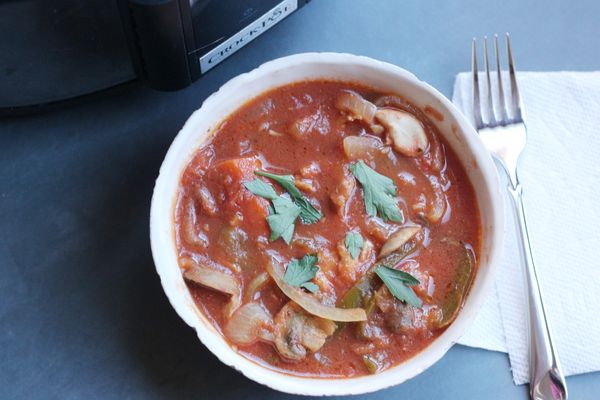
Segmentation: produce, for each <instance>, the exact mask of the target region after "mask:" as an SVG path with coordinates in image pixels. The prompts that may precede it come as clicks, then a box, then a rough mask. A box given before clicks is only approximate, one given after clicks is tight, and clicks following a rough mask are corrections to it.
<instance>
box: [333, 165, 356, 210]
mask: <svg viewBox="0 0 600 400" xmlns="http://www.w3.org/2000/svg"><path fill="white" fill-rule="evenodd" d="M355 188H356V180H355V179H354V176H353V175H352V174H351V173H350V170H349V169H347V168H345V167H344V176H343V178H342V180H341V181H340V183H338V185H337V186H336V187H335V190H334V191H333V193H332V194H331V195H330V196H329V198H330V199H331V202H332V203H333V204H334V205H335V207H336V209H337V214H338V215H339V216H340V217H342V218H345V217H346V213H347V211H348V203H349V201H350V198H351V197H352V195H353V193H354V189H355Z"/></svg>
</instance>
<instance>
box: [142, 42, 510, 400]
mask: <svg viewBox="0 0 600 400" xmlns="http://www.w3.org/2000/svg"><path fill="white" fill-rule="evenodd" d="M321 78H325V79H335V80H343V81H356V82H360V83H362V84H365V85H368V86H371V87H374V88H376V89H379V90H382V91H385V92H391V93H398V94H400V95H402V96H403V97H405V98H407V99H408V100H409V101H411V102H412V103H413V104H415V105H417V106H419V107H421V108H424V107H425V106H427V105H429V106H431V107H433V108H435V109H436V110H437V111H439V112H440V113H441V114H442V115H443V116H444V119H443V121H442V122H439V121H437V120H435V119H432V122H434V123H435V124H436V125H437V126H438V128H439V131H440V132H441V134H442V135H443V136H444V137H445V139H446V140H447V141H448V143H449V144H450V145H451V146H452V148H453V149H454V151H455V152H456V153H457V155H458V156H459V158H460V160H461V162H462V164H463V166H464V167H465V169H466V171H467V173H468V176H469V178H470V180H471V182H472V183H473V186H474V188H475V192H476V196H477V202H478V203H479V210H480V214H481V224H482V239H483V240H482V248H481V257H480V260H479V270H478V272H477V276H476V277H475V280H474V282H473V286H472V287H471V290H470V293H469V295H468V297H467V299H466V301H465V304H464V307H463V309H462V310H461V311H460V313H459V315H458V317H457V318H456V320H455V321H454V322H453V323H452V324H451V325H450V327H448V329H446V331H445V332H444V333H443V334H442V335H440V336H439V337H438V338H437V339H436V340H434V341H433V342H432V343H431V344H430V345H429V346H428V347H427V348H425V349H424V350H423V351H421V352H420V353H418V354H417V355H415V356H414V357H412V358H411V359H409V360H407V361H406V362H403V363H401V364H399V365H397V366H395V367H393V368H390V369H388V370H386V371H383V372H381V373H379V374H376V375H369V376H363V377H359V378H346V379H316V378H303V377H298V376H292V375H286V374H282V373H280V372H277V371H274V370H272V369H269V368H268V367H266V366H262V365H259V364H257V363H255V362H252V361H250V360H248V359H247V358H245V357H243V356H242V355H240V354H239V353H237V352H236V351H235V350H233V349H232V348H231V347H229V346H228V345H227V343H226V342H225V340H224V339H223V337H222V336H221V335H220V334H219V333H218V332H217V330H216V329H215V328H214V327H213V326H212V325H211V323H210V322H209V321H208V320H207V319H206V318H205V316H204V315H203V314H202V312H201V311H200V310H199V309H198V308H197V307H196V305H195V304H194V301H193V300H192V297H191V295H190V293H189V291H188V289H187V287H186V285H185V283H184V281H183V278H182V275H181V272H180V270H179V266H178V265H177V251H176V245H175V239H174V238H175V233H174V223H173V210H174V206H175V201H176V197H177V190H178V185H179V178H180V175H181V173H182V172H183V170H184V168H185V167H186V165H187V163H188V161H189V160H190V157H191V156H192V154H193V153H194V152H195V151H196V150H197V149H198V148H199V147H200V146H201V145H202V144H203V143H204V142H205V141H206V139H207V138H209V137H210V135H211V133H212V131H213V129H214V128H215V127H217V126H218V124H219V122H220V121H222V120H223V119H224V118H226V117H227V116H228V115H229V114H230V113H232V112H233V111H235V110H236V109H237V108H238V107H239V106H241V105H242V104H243V103H244V102H246V101H248V100H250V99H252V98H254V97H255V96H258V95H259V94H261V93H263V92H265V91H267V90H269V89H272V88H275V87H277V86H281V85H285V84H287V83H291V82H297V81H303V80H314V79H321ZM502 209H503V207H502V197H501V195H500V192H499V183H498V175H497V172H496V169H495V167H494V164H493V162H492V159H491V157H490V156H489V154H488V152H487V151H486V150H485V148H484V147H483V144H482V143H481V141H480V140H479V138H478V137H477V133H476V132H475V131H474V130H473V128H472V127H471V125H470V124H469V123H468V122H467V120H466V119H465V118H464V117H463V115H462V114H461V113H460V112H459V111H458V110H457V109H456V108H455V107H454V105H452V103H451V102H450V101H448V99H446V98H445V97H444V96H443V95H442V94H440V93H439V92H438V91H437V90H435V89H434V88H432V87H431V86H429V85H428V84H426V83H424V82H422V81H420V80H419V79H417V78H416V77H415V76H414V75H413V74H411V73H409V72H407V71H405V70H403V69H401V68H399V67H397V66H395V65H391V64H387V63H384V62H380V61H376V60H373V59H370V58H367V57H359V56H354V55H350V54H338V53H306V54H298V55H293V56H289V57H284V58H279V59H277V60H274V61H270V62H268V63H266V64H263V65H262V66H260V67H258V68H257V69H255V70H254V71H251V72H249V73H246V74H242V75H240V76H238V77H236V78H234V79H232V80H230V81H229V82H227V83H226V84H225V85H223V87H221V88H220V89H219V91H218V92H216V93H214V94H213V95H212V96H210V97H209V98H208V99H206V101H205V102H204V104H202V107H201V108H200V109H199V110H197V111H196V112H194V113H193V114H192V116H191V117H190V118H189V119H188V120H187V122H186V123H185V125H184V127H183V128H182V129H181V131H180V132H179V134H178V135H177V137H176V138H175V140H174V141H173V144H172V145H171V147H170V148H169V151H168V153H167V155H166V157H165V160H164V161H163V164H162V166H161V168H160V174H159V176H158V179H157V180H156V186H155V188H154V194H153V197H152V209H151V213H150V238H151V242H152V254H153V257H154V262H155V264H156V270H157V271H158V274H159V275H160V279H161V283H162V286H163V289H164V291H165V293H166V294H167V296H168V298H169V301H170V302H171V304H172V305H173V308H175V311H177V313H178V314H179V316H180V317H181V318H183V320H184V321H185V322H186V323H187V324H188V325H189V326H191V327H193V328H194V329H195V330H196V332H197V333H198V337H199V338H200V340H201V341H202V343H203V344H204V345H205V346H206V347H208V349H209V350H210V351H212V352H213V353H214V354H215V355H216V356H217V357H218V358H219V359H220V360H221V361H222V362H223V363H225V364H227V365H229V366H232V367H233V368H235V369H237V370H239V371H240V372H241V373H243V374H244V375H245V376H247V377H248V378H250V379H252V380H254V381H256V382H259V383H262V384H265V385H267V386H269V387H271V388H273V389H277V390H280V391H282V392H288V393H294V394H303V395H345V394H359V393H366V392H372V391H375V390H378V389H382V388H385V387H388V386H392V385H396V384H399V383H401V382H404V381H405V380H407V379H410V378H412V377H414V376H415V375H417V374H419V373H421V372H422V371H424V370H425V369H426V368H428V367H429V366H431V365H432V364H433V363H435V362H436V361H437V360H439V359H440V358H441V357H442V356H443V355H444V354H445V353H446V351H448V349H449V348H450V347H451V346H452V345H453V344H454V343H455V342H456V341H457V340H458V339H459V338H460V336H461V335H462V334H463V333H464V332H465V330H466V329H467V327H468V326H469V325H470V324H471V322H472V321H473V320H474V319H475V316H476V314H477V312H478V310H479V309H480V307H481V305H482V304H483V302H484V300H485V297H486V296H487V295H488V294H489V293H490V291H491V289H492V281H493V278H494V273H495V271H496V266H497V265H498V258H499V255H500V249H501V247H502V243H501V240H502V232H503V222H504V219H503V215H502Z"/></svg>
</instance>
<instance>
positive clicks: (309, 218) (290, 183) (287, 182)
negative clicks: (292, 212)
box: [256, 171, 323, 224]
mask: <svg viewBox="0 0 600 400" xmlns="http://www.w3.org/2000/svg"><path fill="white" fill-rule="evenodd" d="M256 175H260V176H264V177H265V178H269V179H273V180H274V181H275V182H277V183H278V184H279V185H280V186H281V187H282V188H283V189H284V190H285V191H286V192H288V193H289V194H290V197H291V198H292V200H293V201H294V203H296V204H297V205H298V207H300V209H301V210H302V211H301V212H300V220H301V221H302V223H303V224H314V223H315V222H317V221H318V220H320V219H321V218H322V217H323V214H321V212H320V211H319V210H317V209H316V208H315V207H314V206H313V205H312V204H310V202H309V201H308V199H307V198H306V197H304V196H303V195H302V193H301V192H300V190H298V188H297V187H296V185H295V184H294V177H293V176H292V175H276V174H271V173H269V172H265V171H256Z"/></svg>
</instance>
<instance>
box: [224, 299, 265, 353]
mask: <svg viewBox="0 0 600 400" xmlns="http://www.w3.org/2000/svg"><path fill="white" fill-rule="evenodd" d="M224 331H225V336H227V338H229V340H231V341H232V342H234V343H235V344H239V345H249V344H252V343H254V342H256V341H257V340H259V339H261V340H264V341H267V342H272V341H274V339H275V338H274V335H273V318H272V317H271V314H269V312H268V311H267V310H265V309H264V308H263V307H262V306H261V305H260V304H259V303H255V302H251V303H247V304H244V305H243V306H242V307H240V308H238V309H237V311H236V312H235V313H233V315H232V316H231V319H230V320H229V321H228V322H227V325H225V329H224Z"/></svg>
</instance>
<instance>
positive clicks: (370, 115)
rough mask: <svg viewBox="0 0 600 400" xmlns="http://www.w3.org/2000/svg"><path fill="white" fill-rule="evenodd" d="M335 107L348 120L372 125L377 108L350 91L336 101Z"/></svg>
mask: <svg viewBox="0 0 600 400" xmlns="http://www.w3.org/2000/svg"><path fill="white" fill-rule="evenodd" d="M335 107H336V108H337V109H338V110H340V111H342V112H343V113H346V115H348V119H350V120H351V121H352V120H355V119H358V120H361V121H364V122H366V123H368V124H372V123H373V120H374V118H375V113H376V112H377V106H376V105H375V104H373V103H371V102H370V101H367V100H365V99H363V98H362V97H361V96H359V95H358V94H356V93H354V92H351V91H344V92H343V93H342V94H341V95H340V96H339V97H338V98H337V100H336V102H335Z"/></svg>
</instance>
